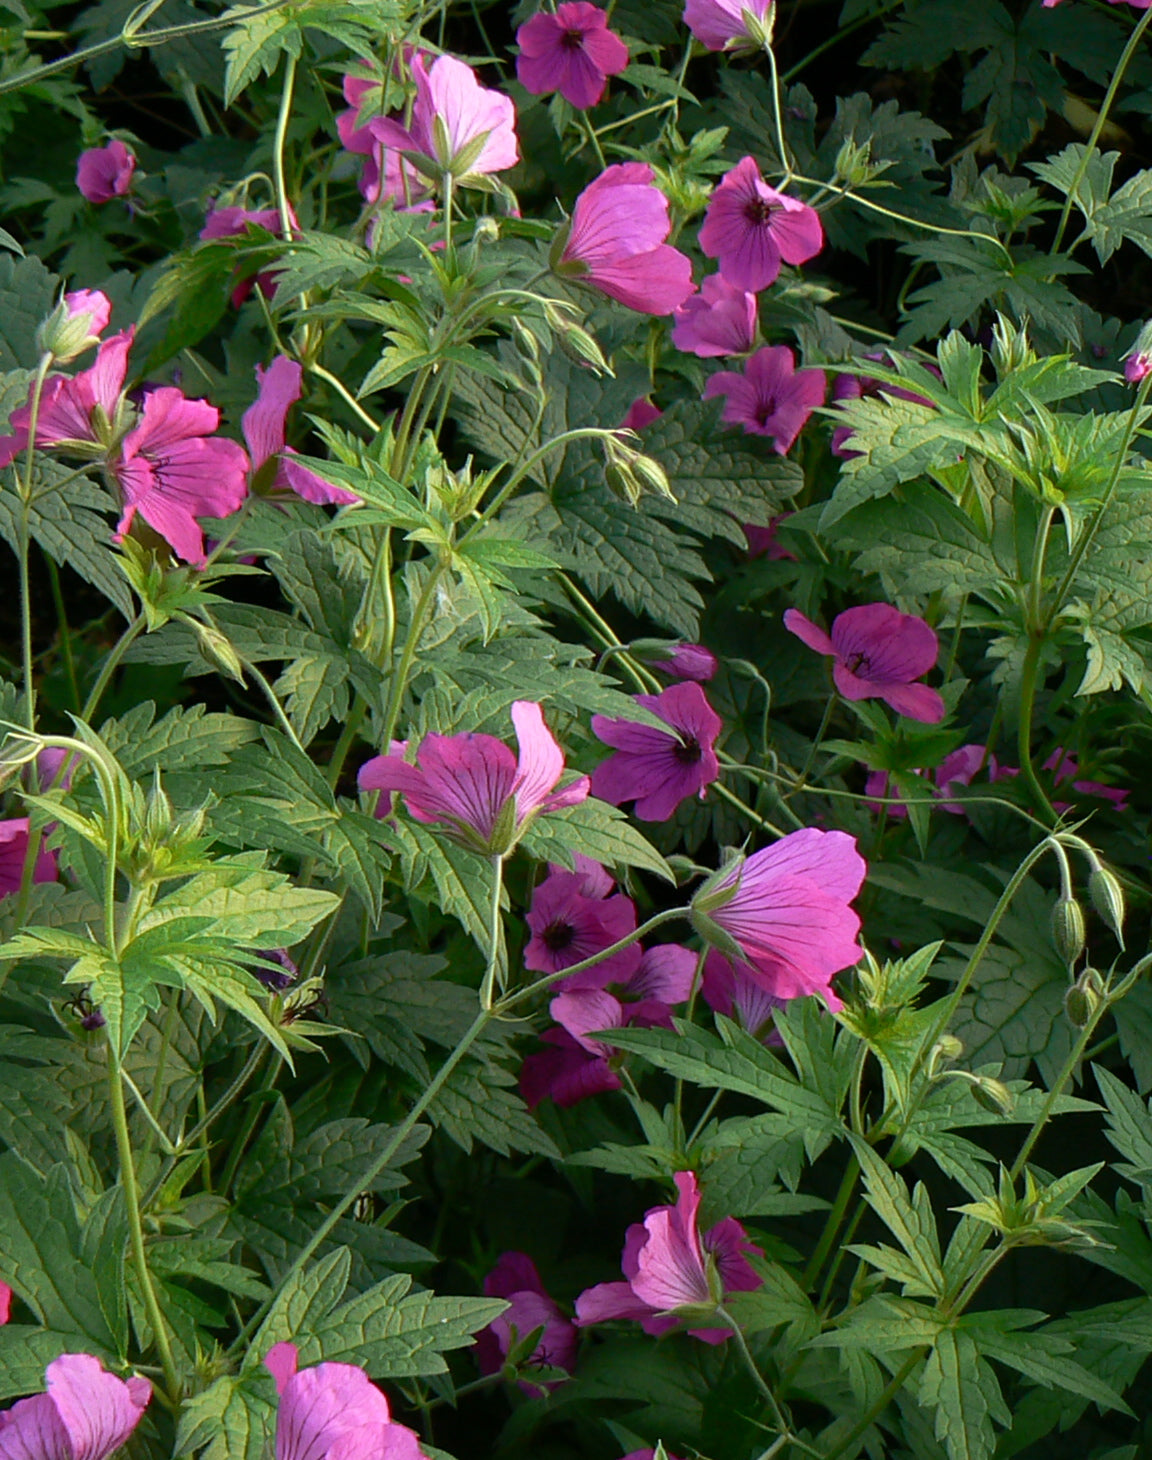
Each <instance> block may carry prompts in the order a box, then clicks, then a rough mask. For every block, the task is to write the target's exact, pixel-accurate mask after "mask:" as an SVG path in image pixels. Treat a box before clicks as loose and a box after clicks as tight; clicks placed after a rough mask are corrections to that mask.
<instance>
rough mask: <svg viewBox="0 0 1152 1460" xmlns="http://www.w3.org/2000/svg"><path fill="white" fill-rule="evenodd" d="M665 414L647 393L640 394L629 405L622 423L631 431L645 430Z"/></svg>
mask: <svg viewBox="0 0 1152 1460" xmlns="http://www.w3.org/2000/svg"><path fill="white" fill-rule="evenodd" d="M663 414H664V412H663V411H662V410H661V409H660V407H659V406H654V405H653V404H652V402H651V401H650V400H649V399H648V397H647V396H646V395H638V396H637V397H636V399H635V400H634V401H633V402H632V404H631V405H630V406H629V407H628V410H627V413H626V414H625V416H624V419H623V420H622V421H621V422H620V424H621V426H623V427H625V428H626V429H627V430H629V431H643V429H644V427H645V426H650V425H651V424H652V422H653V421H658V420H659V419H660V417H661V416H662V415H663Z"/></svg>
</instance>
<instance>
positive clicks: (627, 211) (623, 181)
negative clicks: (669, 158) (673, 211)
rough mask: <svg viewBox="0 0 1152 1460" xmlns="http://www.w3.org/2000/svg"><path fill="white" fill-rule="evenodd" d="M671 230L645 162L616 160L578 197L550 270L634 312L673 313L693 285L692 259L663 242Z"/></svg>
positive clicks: (664, 205)
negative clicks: (570, 278)
mask: <svg viewBox="0 0 1152 1460" xmlns="http://www.w3.org/2000/svg"><path fill="white" fill-rule="evenodd" d="M671 228H672V224H671V221H670V220H669V217H668V199H667V198H666V197H665V196H664V194H663V193H662V192H661V191H660V189H659V188H658V187H656V185H655V183H654V181H653V172H652V169H651V168H650V167H649V166H648V164H647V163H646V162H617V163H614V164H613V166H611V167H609V168H606V169H605V170H604V172H602V173H601V174H600V176H599V177H598V178H596V180H595V181H594V182H591V183H589V184H588V186H587V187H586V188H585V189H584V191H583V192H582V193H581V194H580V196H579V197H578V198H577V199H576V206H575V207H574V208H573V210H572V219H571V222H570V223H569V225H568V230H567V234H566V235H565V234H561V238H562V239H563V240H564V242H563V248H562V249H561V251H560V255H559V258H558V259H557V260H556V263H555V264H554V267H555V269H556V272H557V273H558V274H562V275H567V276H570V277H572V278H576V279H579V280H580V282H581V283H582V284H588V285H590V286H591V287H592V288H593V289H599V290H600V292H601V293H602V294H607V295H608V297H609V298H610V299H616V300H618V301H619V302H620V303H621V304H624V305H627V307H628V308H629V309H635V310H637V311H638V312H639V313H640V314H671V313H672V311H673V310H674V309H676V308H678V307H679V306H680V305H681V304H683V303H684V301H685V299H687V298H688V296H689V294H691V293H692V292H693V290H694V289H695V287H696V286H695V284H693V282H692V265H691V263H690V262H689V261H688V259H687V258H686V257H685V255H684V254H682V253H680V252H679V250H678V249H674V248H671V247H670V246H669V245H668V244H666V243H665V242H664V240H665V239H666V238H667V237H668V234H669V233H670V232H671ZM558 242H559V240H558Z"/></svg>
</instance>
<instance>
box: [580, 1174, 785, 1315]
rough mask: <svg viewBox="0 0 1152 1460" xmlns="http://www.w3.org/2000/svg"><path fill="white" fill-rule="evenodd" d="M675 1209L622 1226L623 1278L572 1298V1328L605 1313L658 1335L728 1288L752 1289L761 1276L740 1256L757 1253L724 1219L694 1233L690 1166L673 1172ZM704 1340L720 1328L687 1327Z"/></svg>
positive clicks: (695, 1199) (703, 1309) (706, 1311)
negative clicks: (634, 1321)
mask: <svg viewBox="0 0 1152 1460" xmlns="http://www.w3.org/2000/svg"><path fill="white" fill-rule="evenodd" d="M675 1182H676V1190H677V1193H678V1195H677V1199H676V1204H675V1206H660V1207H653V1208H652V1209H651V1210H650V1211H649V1212H647V1213H646V1214H645V1217H644V1222H643V1224H642V1225H641V1224H639V1223H637V1224H635V1225H633V1226H631V1227H629V1228H628V1232H627V1235H626V1237H625V1240H624V1255H623V1257H622V1259H621V1264H620V1265H621V1267H622V1268H623V1270H624V1277H625V1281H624V1282H622V1283H599V1284H598V1285H597V1286H596V1287H594V1288H588V1289H586V1290H585V1291H584V1292H583V1293H581V1294H580V1296H579V1297H578V1298H577V1299H576V1324H577V1327H581V1328H582V1327H586V1326H587V1325H588V1324H591V1323H604V1322H607V1321H608V1320H609V1319H612V1318H634V1319H637V1320H638V1321H639V1323H640V1325H641V1327H642V1328H643V1329H644V1331H645V1332H646V1333H651V1334H659V1333H664V1332H666V1331H667V1330H668V1329H670V1328H674V1327H676V1326H677V1323H678V1321H680V1320H681V1319H684V1320H688V1321H693V1320H695V1321H696V1323H697V1324H699V1323H700V1321H701V1320H703V1319H706V1318H707V1317H708V1316H710V1315H711V1314H712V1313H715V1312H716V1310H717V1309H718V1308H719V1307H721V1306H722V1304H723V1302H724V1299H725V1297H726V1296H727V1295H728V1294H729V1293H749V1292H753V1291H755V1289H756V1288H758V1287H759V1286H760V1284H761V1281H762V1279H761V1278H760V1276H759V1275H758V1274H757V1272H756V1270H755V1269H754V1268H753V1267H752V1265H751V1263H750V1262H749V1261H748V1257H749V1255H755V1256H756V1257H762V1256H763V1253H762V1252H761V1251H760V1249H759V1248H758V1247H756V1246H754V1245H753V1244H752V1243H751V1242H750V1241H749V1240H748V1234H747V1233H746V1232H745V1231H744V1228H743V1227H742V1226H741V1225H740V1223H739V1222H737V1221H735V1220H734V1219H733V1218H732V1217H727V1218H725V1220H724V1221H722V1222H718V1223H717V1224H716V1226H714V1227H712V1228H710V1229H709V1230H708V1231H707V1232H705V1233H704V1234H703V1235H701V1233H700V1231H699V1227H698V1224H697V1213H698V1211H699V1207H700V1190H699V1187H698V1186H697V1184H696V1177H695V1175H694V1173H693V1172H691V1171H678V1172H677V1173H676V1176H675ZM689 1332H690V1333H691V1334H692V1335H693V1336H694V1337H696V1338H702V1339H703V1340H704V1341H705V1342H706V1343H723V1341H724V1340H725V1339H726V1338H728V1337H729V1336H730V1332H729V1330H728V1329H727V1328H701V1327H699V1326H697V1327H695V1328H690V1329H689Z"/></svg>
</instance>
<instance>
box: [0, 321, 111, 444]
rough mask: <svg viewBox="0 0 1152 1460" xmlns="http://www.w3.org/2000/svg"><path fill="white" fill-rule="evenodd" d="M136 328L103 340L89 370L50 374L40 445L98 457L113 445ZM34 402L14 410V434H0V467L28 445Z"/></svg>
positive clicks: (44, 393) (38, 437) (42, 404)
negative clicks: (70, 373) (32, 404)
mask: <svg viewBox="0 0 1152 1460" xmlns="http://www.w3.org/2000/svg"><path fill="white" fill-rule="evenodd" d="M133 334H134V331H133V330H131V329H127V330H124V331H122V332H121V333H120V334H118V335H113V336H112V337H111V338H110V339H107V340H105V341H104V342H103V344H102V345H101V346H100V348H99V349H98V350H97V351H96V359H95V361H94V363H93V364H92V365H91V366H89V368H88V369H87V370H81V371H80V372H79V373H78V374H76V375H74V376H72V377H71V379H69V378H68V377H66V376H63V375H51V376H49V377H48V379H47V380H46V381H45V382H44V389H43V390H42V392H41V394H40V410H39V413H38V414H37V417H36V445H37V446H38V447H39V448H41V449H43V448H45V447H63V448H65V449H70V450H75V451H78V452H79V453H80V454H81V455H84V456H88V457H95V456H97V455H99V454H100V450H101V449H102V448H106V447H107V446H109V445H111V442H112V439H113V437H114V435H115V433H116V430H117V422H118V417H119V415H120V404H121V399H122V392H123V389H124V377H125V376H126V375H127V373H128V351H129V350H130V349H131V348H132V337H133ZM31 421H32V406H31V403H28V404H27V405H22V406H19V407H17V409H16V410H14V411H13V412H12V434H11V435H10V436H0V466H8V465H9V463H10V462H12V461H13V460H14V459H15V458H16V457H17V456H19V455H20V454H21V453H22V452H23V451H24V450H25V449H26V448H27V446H28V427H29V425H30V424H31Z"/></svg>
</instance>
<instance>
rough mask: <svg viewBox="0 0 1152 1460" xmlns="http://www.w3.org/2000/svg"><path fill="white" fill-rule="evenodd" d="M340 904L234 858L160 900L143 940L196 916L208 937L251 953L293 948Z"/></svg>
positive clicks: (146, 921) (143, 928)
mask: <svg viewBox="0 0 1152 1460" xmlns="http://www.w3.org/2000/svg"><path fill="white" fill-rule="evenodd" d="M339 904H340V899H339V898H338V897H336V896H335V895H334V894H333V893H331V892H322V891H320V890H319V889H318V888H313V887H294V886H293V885H292V882H291V879H290V878H288V877H286V876H285V875H284V873H282V872H267V871H264V870H263V869H262V868H260V867H259V866H258V865H253V863H252V860H251V856H248V857H229V858H223V859H221V860H220V861H218V862H216V863H215V864H214V865H213V867H212V869H211V870H210V871H208V872H201V873H199V874H198V875H197V876H195V877H190V878H189V879H188V881H187V882H184V883H182V884H181V886H180V887H178V888H177V889H176V891H175V892H170V893H168V894H167V895H166V896H165V897H162V898H159V899H158V900H157V901H156V902H155V903H154V904H153V905H152V907H151V908H150V909H149V911H148V912H147V913H146V914H145V915H144V917H142V918H141V919H140V923H139V929H140V933H141V934H143V933H145V932H147V931H148V930H150V929H152V928H160V927H162V926H163V925H164V924H166V923H169V922H172V921H176V920H181V919H184V918H186V917H189V916H192V917H195V918H198V919H202V920H203V923H202V927H203V931H204V932H205V933H206V934H208V935H209V936H211V937H214V938H220V939H228V940H229V941H231V942H233V943H236V944H239V945H242V946H244V947H248V948H291V947H293V946H294V945H295V944H296V943H299V942H300V941H301V940H302V939H304V938H305V937H307V935H308V934H309V933H310V932H311V931H312V929H313V928H314V927H315V926H316V924H317V923H319V922H321V921H322V920H323V919H324V918H326V917H328V916H329V914H330V913H332V912H334V911H335V910H336V908H337V907H338V906H339Z"/></svg>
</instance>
